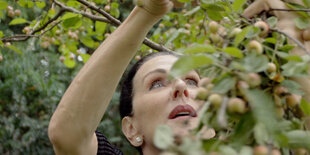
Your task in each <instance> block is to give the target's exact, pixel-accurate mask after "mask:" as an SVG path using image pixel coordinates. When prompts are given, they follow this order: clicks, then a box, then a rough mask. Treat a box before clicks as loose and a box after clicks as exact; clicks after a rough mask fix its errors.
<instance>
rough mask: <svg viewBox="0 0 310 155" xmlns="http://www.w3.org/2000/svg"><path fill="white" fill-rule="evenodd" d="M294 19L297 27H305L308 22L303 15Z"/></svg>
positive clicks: (307, 25)
mask: <svg viewBox="0 0 310 155" xmlns="http://www.w3.org/2000/svg"><path fill="white" fill-rule="evenodd" d="M294 21H295V24H296V26H297V27H298V28H299V29H307V28H308V27H309V24H310V23H309V20H308V18H305V17H298V18H296V19H295V20H294Z"/></svg>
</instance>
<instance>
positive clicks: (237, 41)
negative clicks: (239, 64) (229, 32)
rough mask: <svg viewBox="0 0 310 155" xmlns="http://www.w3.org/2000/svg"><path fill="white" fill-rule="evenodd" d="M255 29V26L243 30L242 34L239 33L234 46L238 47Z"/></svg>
mask: <svg viewBox="0 0 310 155" xmlns="http://www.w3.org/2000/svg"><path fill="white" fill-rule="evenodd" d="M251 29H253V26H248V27H246V28H244V29H242V32H240V33H238V34H237V36H236V38H235V40H234V46H235V47H237V46H238V45H239V44H240V43H241V42H242V41H243V40H244V38H245V36H246V35H247V34H248V33H249V32H250V31H251Z"/></svg>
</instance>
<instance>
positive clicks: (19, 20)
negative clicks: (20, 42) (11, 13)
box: [9, 18, 27, 25]
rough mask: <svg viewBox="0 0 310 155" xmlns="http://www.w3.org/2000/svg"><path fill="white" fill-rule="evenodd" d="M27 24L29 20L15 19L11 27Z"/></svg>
mask: <svg viewBox="0 0 310 155" xmlns="http://www.w3.org/2000/svg"><path fill="white" fill-rule="evenodd" d="M24 23H27V20H26V19H24V18H15V19H13V20H12V21H11V22H10V24H9V25H17V24H24Z"/></svg>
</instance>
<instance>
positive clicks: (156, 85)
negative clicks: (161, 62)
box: [150, 80, 164, 90]
mask: <svg viewBox="0 0 310 155" xmlns="http://www.w3.org/2000/svg"><path fill="white" fill-rule="evenodd" d="M163 86H164V83H163V81H160V80H157V81H154V82H153V83H152V85H151V87H150V90H152V89H156V88H160V87H163Z"/></svg>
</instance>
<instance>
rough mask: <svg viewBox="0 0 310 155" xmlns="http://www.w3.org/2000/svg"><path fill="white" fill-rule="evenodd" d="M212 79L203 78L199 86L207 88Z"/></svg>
mask: <svg viewBox="0 0 310 155" xmlns="http://www.w3.org/2000/svg"><path fill="white" fill-rule="evenodd" d="M211 81H212V80H211V78H202V79H201V80H200V81H199V86H201V87H205V88H207V86H208V85H209V84H210V83H211Z"/></svg>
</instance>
